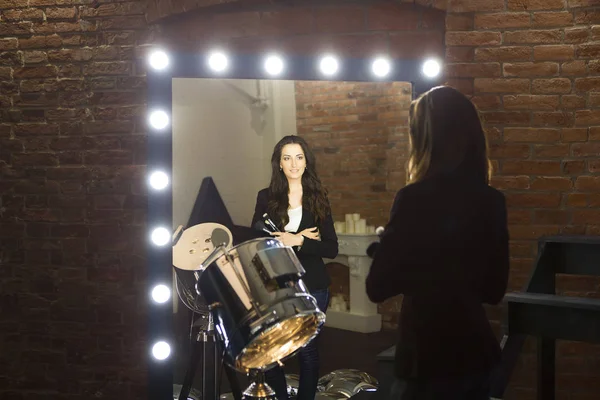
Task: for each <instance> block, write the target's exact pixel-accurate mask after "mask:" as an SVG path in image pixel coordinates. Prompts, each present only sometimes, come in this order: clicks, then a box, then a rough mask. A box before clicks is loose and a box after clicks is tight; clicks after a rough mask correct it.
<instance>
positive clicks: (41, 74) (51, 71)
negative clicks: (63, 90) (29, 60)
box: [14, 65, 58, 79]
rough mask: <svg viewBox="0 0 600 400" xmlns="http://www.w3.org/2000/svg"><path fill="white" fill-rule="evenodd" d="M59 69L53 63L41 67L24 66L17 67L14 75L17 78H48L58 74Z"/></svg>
mask: <svg viewBox="0 0 600 400" xmlns="http://www.w3.org/2000/svg"><path fill="white" fill-rule="evenodd" d="M57 72H58V71H57V69H56V67H55V66H53V65H47V66H40V67H22V68H17V69H15V71H14V77H15V78H16V79H29V78H48V77H55V76H56V75H57Z"/></svg>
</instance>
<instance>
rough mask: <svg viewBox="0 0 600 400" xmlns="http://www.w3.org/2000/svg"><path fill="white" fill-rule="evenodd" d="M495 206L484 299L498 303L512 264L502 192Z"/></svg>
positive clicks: (503, 291)
mask: <svg viewBox="0 0 600 400" xmlns="http://www.w3.org/2000/svg"><path fill="white" fill-rule="evenodd" d="M497 194H498V200H497V201H496V204H495V207H494V213H493V214H492V218H491V221H490V222H491V223H490V226H489V228H488V232H489V233H490V235H491V245H490V249H489V251H488V260H487V263H486V265H487V266H488V269H487V270H486V271H485V275H484V278H483V285H482V286H483V287H482V289H483V290H482V291H483V293H482V301H483V302H484V303H488V304H494V305H495V304H498V303H500V301H502V299H503V298H504V294H505V293H506V289H507V286H508V274H509V265H510V255H509V234H508V226H507V216H506V200H505V198H504V195H503V194H502V193H497Z"/></svg>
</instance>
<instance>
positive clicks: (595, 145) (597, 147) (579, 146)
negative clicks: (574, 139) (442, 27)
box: [571, 142, 600, 157]
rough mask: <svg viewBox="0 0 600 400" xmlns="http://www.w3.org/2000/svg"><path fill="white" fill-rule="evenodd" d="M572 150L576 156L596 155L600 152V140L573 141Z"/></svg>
mask: <svg viewBox="0 0 600 400" xmlns="http://www.w3.org/2000/svg"><path fill="white" fill-rule="evenodd" d="M571 151H572V152H573V156H574V157H590V156H591V157H594V156H598V155H599V154H600V142H588V143H573V144H572V145H571Z"/></svg>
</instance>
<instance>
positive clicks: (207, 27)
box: [155, 0, 445, 328]
mask: <svg viewBox="0 0 600 400" xmlns="http://www.w3.org/2000/svg"><path fill="white" fill-rule="evenodd" d="M159 3H160V2H159ZM248 3H252V2H248ZM254 3H260V1H257V2H254ZM405 3H411V2H405ZM161 4H162V3H161ZM319 4H320V5H319V6H316V5H314V4H313V5H307V6H305V7H301V6H294V7H289V6H277V5H276V4H275V5H269V6H258V7H254V6H252V5H249V6H247V7H244V6H243V5H242V4H236V5H235V7H236V8H237V10H236V11H237V12H211V11H210V9H209V10H208V11H205V12H203V13H198V12H197V11H196V12H191V13H190V15H189V16H183V17H181V16H178V15H175V16H173V17H171V18H170V19H169V20H168V22H164V23H162V24H161V34H160V37H159V38H157V40H158V41H160V42H162V43H163V44H164V45H165V46H167V47H168V48H173V49H178V50H182V51H204V50H207V49H211V48H213V47H215V46H224V47H225V48H227V49H231V50H232V51H236V52H240V53H260V52H265V51H280V52H281V53H282V54H283V55H285V54H288V53H291V54H295V55H309V56H313V55H315V54H320V53H322V52H326V51H330V52H333V53H334V54H338V55H339V56H340V57H359V58H361V57H365V58H366V57H371V56H374V55H379V54H382V53H383V54H390V56H392V57H395V58H417V59H421V58H423V57H426V56H427V57H435V56H437V57H439V58H441V59H443V57H444V49H445V48H444V44H443V37H444V29H445V21H444V19H445V12H443V11H440V10H437V9H434V8H426V7H421V6H418V5H415V4H400V3H397V2H377V1H373V2H343V1H342V2H340V1H337V0H328V1H322V2H320V3H319ZM176 6H177V4H176V3H169V4H167V3H165V4H164V10H163V11H164V13H168V12H167V10H171V8H172V7H175V9H173V10H171V11H173V12H174V13H175V14H177V13H178V12H179V11H180V10H179V8H177V7H176ZM155 11H156V10H155ZM199 38H202V39H199ZM415 43H418V44H419V46H415ZM339 85H340V88H341V89H340V90H341V92H338V95H340V96H342V94H343V93H345V92H347V91H348V90H353V91H354V92H356V93H354V95H355V96H356V95H357V94H359V92H362V91H365V88H370V87H375V88H384V87H385V85H380V86H378V85H374V84H365V85H357V86H355V88H354V89H350V87H349V86H348V88H343V87H342V86H341V85H342V84H341V83H340V84H339ZM346 85H350V84H346ZM356 88H360V89H358V90H356ZM390 88H391V90H392V91H394V92H395V91H396V90H399V91H400V93H401V94H400V95H399V98H398V103H397V104H396V106H394V107H392V106H391V105H387V106H386V107H388V108H389V109H386V110H382V109H378V110H377V113H378V115H377V116H375V112H373V111H367V114H365V115H364V116H363V117H362V118H363V119H362V120H361V122H364V123H363V124H362V126H363V127H368V126H369V125H370V124H371V125H373V126H375V125H378V124H377V122H376V121H383V119H384V118H385V125H386V126H387V127H388V130H387V131H385V133H384V131H380V132H378V131H376V130H371V129H367V128H365V129H360V130H356V131H354V130H355V129H356V127H348V128H345V127H343V126H342V125H341V124H336V125H335V126H332V127H331V128H332V131H324V130H323V129H324V128H323V127H320V128H319V127H318V126H317V125H315V128H317V130H316V131H313V130H312V129H313V128H308V127H301V126H299V134H300V135H302V136H304V137H306V138H307V139H308V140H310V142H311V143H315V144H316V145H317V151H318V157H319V165H320V169H321V171H322V175H323V180H324V182H325V183H326V184H327V186H328V187H330V188H331V189H333V190H331V197H332V203H333V206H334V212H335V218H337V219H343V216H344V214H345V213H346V212H347V211H346V210H348V211H355V212H360V213H361V214H363V213H364V215H366V216H367V217H368V218H369V224H373V225H380V224H384V223H385V222H386V219H385V217H386V215H389V208H390V206H391V203H392V200H393V193H395V190H397V189H398V188H399V187H401V185H402V184H403V182H404V157H405V155H404V152H405V151H406V148H405V147H404V143H403V142H402V141H403V140H406V138H405V137H403V135H404V134H405V132H404V130H403V129H404V128H403V126H405V125H406V114H405V113H404V111H402V110H405V109H406V107H407V106H408V104H407V102H408V101H409V98H410V93H409V92H408V90H410V89H409V87H408V85H406V84H405V83H396V84H394V85H391V86H390V87H389V89H390ZM375 90H379V89H375ZM340 93H341V94H340ZM343 96H346V97H347V95H346V94H344V95H343ZM322 97H323V96H322ZM347 100H352V99H347ZM356 101H357V103H360V102H361V100H360V99H357V100H356ZM312 102H313V103H315V101H314V99H313V100H312ZM307 111H309V112H310V113H314V116H316V115H317V114H319V113H326V111H314V110H300V113H299V119H301V120H304V119H305V118H308V117H311V116H312V115H311V114H309V113H306V112H307ZM354 112H356V111H354ZM303 113H305V114H303ZM320 118H322V117H320ZM350 118H354V117H350ZM374 118H377V120H374ZM390 118H391V119H390ZM301 123H304V122H301ZM311 123H312V122H311ZM389 123H391V127H390V126H389V125H388V124H389ZM319 124H320V122H319ZM323 125H327V124H325V123H323ZM389 128H393V130H395V132H392V129H389ZM319 129H320V130H319ZM327 129H328V128H327ZM337 129H344V131H337V132H336V130H337ZM342 132H345V133H343V134H342ZM350 136H351V137H350ZM328 138H331V139H332V140H326V139H328ZM325 142H327V143H325ZM346 146H349V147H346ZM351 146H354V147H351ZM353 152H354V153H353ZM351 153H353V156H354V157H355V159H354V160H353V159H352V158H349V157H350V154H351ZM367 154H369V155H374V156H375V157H376V158H371V157H369V156H367ZM362 167H364V168H367V170H366V172H364V173H362V174H360V175H359V176H357V174H356V173H357V171H358V170H359V168H362ZM349 173H352V176H347V174H349ZM329 174H333V176H330V175H329ZM357 178H358V179H357ZM349 182H350V183H349ZM352 182H354V183H352ZM359 182H360V183H361V184H360V185H359ZM332 185H333V187H332ZM336 185H340V189H341V190H339V191H338V190H335V189H336ZM342 185H343V187H342ZM352 185H355V187H354V189H356V188H358V187H360V190H361V194H364V196H358V195H356V194H354V193H353V192H352V189H353V187H352ZM336 192H337V193H336ZM367 199H368V200H367ZM367 201H368V203H369V207H365V206H366V203H367ZM373 205H375V206H373ZM340 276H342V277H343V274H342V275H340ZM346 289H347V288H346ZM346 289H342V292H345V291H346ZM400 305H401V298H400V297H396V298H394V299H391V300H389V301H387V302H386V303H385V304H383V305H381V306H380V312H381V313H382V314H383V318H384V325H385V326H386V327H388V328H393V327H395V326H396V324H397V318H398V311H399V310H400Z"/></svg>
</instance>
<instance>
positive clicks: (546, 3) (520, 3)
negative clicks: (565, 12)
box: [506, 0, 565, 11]
mask: <svg viewBox="0 0 600 400" xmlns="http://www.w3.org/2000/svg"><path fill="white" fill-rule="evenodd" d="M564 6H565V0H507V2H506V7H507V8H508V9H509V10H524V11H534V10H560V9H562V8H563V7H564Z"/></svg>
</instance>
